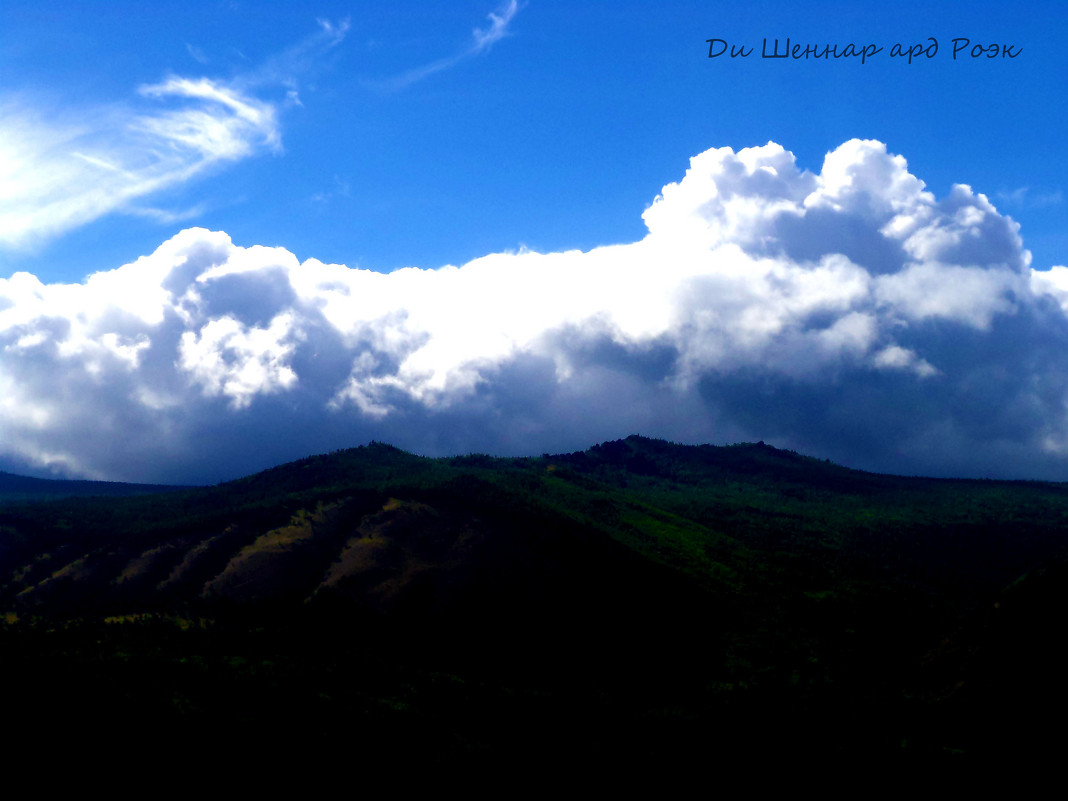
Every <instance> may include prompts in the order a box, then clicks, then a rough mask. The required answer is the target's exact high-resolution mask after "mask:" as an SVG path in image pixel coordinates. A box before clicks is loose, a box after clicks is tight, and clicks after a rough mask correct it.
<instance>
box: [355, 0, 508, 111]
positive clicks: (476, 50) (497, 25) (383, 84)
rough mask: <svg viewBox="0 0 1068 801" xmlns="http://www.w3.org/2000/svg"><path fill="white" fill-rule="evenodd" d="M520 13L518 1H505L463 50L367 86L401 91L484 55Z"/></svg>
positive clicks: (502, 36) (475, 31)
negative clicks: (466, 60) (465, 61)
mask: <svg viewBox="0 0 1068 801" xmlns="http://www.w3.org/2000/svg"><path fill="white" fill-rule="evenodd" d="M520 10H522V6H521V5H520V4H519V2H518V0H508V2H506V3H504V4H503V5H501V6H500V7H499V8H497V9H496V10H494V11H491V12H490V13H489V14H488V15H487V17H488V18H489V25H487V26H486V27H485V28H475V29H474V30H473V31H472V32H471V44H470V45H468V47H467V48H465V49H464V50H462V51H460V52H459V53H456V54H454V55H451V56H448V57H446V58H441V59H438V60H437V61H432V62H431V63H429V64H425V65H423V66H421V67H415V68H413V69H410V70H408V71H406V72H404V73H401V74H400V75H398V76H396V77H393V78H388V79H386V80H383V81H377V82H370V83H371V85H372V86H375V87H376V88H380V89H388V90H391V91H396V90H399V89H403V88H405V87H406V86H411V85H412V84H413V83H417V82H419V81H421V80H423V79H424V78H429V77H430V76H431V75H434V74H435V73H438V72H442V71H443V70H447V69H449V68H451V67H455V66H456V65H457V64H459V63H460V62H461V61H464V60H465V59H468V58H471V57H472V56H477V55H479V54H480V53H484V52H486V51H487V50H489V49H490V48H491V47H493V45H494V44H496V43H497V42H499V41H500V40H501V39H503V38H505V37H506V36H508V34H509V31H508V26H509V25H510V24H511V22H512V19H513V18H514V17H515V15H516V14H518V13H519V12H520Z"/></svg>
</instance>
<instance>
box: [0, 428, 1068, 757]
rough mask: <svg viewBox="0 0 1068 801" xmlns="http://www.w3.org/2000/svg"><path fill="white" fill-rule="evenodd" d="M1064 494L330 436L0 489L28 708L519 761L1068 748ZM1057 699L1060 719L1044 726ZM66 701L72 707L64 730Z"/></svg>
mask: <svg viewBox="0 0 1068 801" xmlns="http://www.w3.org/2000/svg"><path fill="white" fill-rule="evenodd" d="M1066 554H1068V486H1066V485H1061V484H1047V483H1037V482H994V481H948V480H932V479H921V478H902V477H893V476H881V475H874V474H869V473H863V472H858V471H853V470H848V469H846V468H843V467H840V466H837V465H834V464H830V463H828V462H822V461H818V460H814V459H809V458H807V457H803V456H800V455H798V454H795V453H791V452H785V451H780V450H776V449H774V448H770V447H767V446H765V445H763V444H756V445H737V446H731V447H726V448H718V447H711V446H701V447H684V446H678V445H673V444H670V443H667V442H663V441H657V440H649V439H644V438H639V437H631V438H628V439H627V440H623V441H618V442H611V443H605V444H603V445H600V446H596V447H594V448H591V449H589V450H587V451H583V452H580V453H573V454H564V455H555V456H549V455H545V456H542V457H540V458H525V459H496V458H491V457H487V456H477V455H476V456H465V457H457V458H451V459H435V460H431V459H424V458H420V457H415V456H412V455H410V454H406V453H404V452H402V451H399V450H397V449H395V448H392V447H389V446H386V445H381V444H371V445H369V446H366V447H363V448H357V449H353V450H348V451H341V452H337V453H333V454H329V455H322V456H315V457H310V458H308V459H303V460H301V461H299V462H294V463H292V464H288V465H283V466H281V467H278V468H275V469H272V470H268V471H266V472H264V473H260V474H257V475H255V476H250V477H248V478H245V479H241V480H239V481H234V482H230V483H228V484H223V485H220V486H217V487H210V488H201V489H187V490H180V491H173V492H168V493H157V494H146V495H131V496H128V497H120V496H118V495H113V497H105V498H87V497H66V498H60V499H55V500H49V501H47V502H36V503H30V502H27V501H26V500H25V499H24V498H21V499H15V498H12V497H10V496H9V497H7V498H4V497H2V496H0V612H3V613H4V617H3V618H2V619H0V620H2V622H0V671H2V675H0V678H2V679H3V680H4V681H5V682H7V686H15V687H20V688H23V692H21V693H19V694H18V695H17V697H16V699H15V701H14V702H13V707H12V714H13V715H14V718H13V719H18V720H20V721H23V724H22V725H23V726H25V727H28V730H36V729H39V731H36V736H46V735H47V736H49V737H52V736H55V733H56V732H57V731H59V730H62V731H63V732H66V733H67V735H69V736H70V737H71V738H75V739H77V738H78V737H80V736H82V735H85V736H88V735H87V734H86V732H87V731H88V730H89V729H91V727H92V726H93V725H94V723H95V721H99V720H101V719H104V718H106V719H108V720H111V721H115V720H119V721H123V722H124V723H123V725H124V730H125V731H127V732H136V735H134V736H131V738H130V739H131V742H132V743H136V742H140V741H141V739H142V735H143V734H144V733H145V732H151V733H152V736H153V737H156V738H161V737H162V738H165V739H166V740H167V741H168V742H185V741H187V740H188V739H189V738H196V739H197V741H199V742H202V743H205V742H211V743H215V744H217V745H218V746H219V747H227V748H233V747H235V746H234V744H235V743H243V744H244V745H245V746H246V747H248V748H250V749H252V748H261V747H267V744H268V743H271V742H276V741H277V738H279V737H281V736H286V737H287V738H288V739H292V738H293V736H294V735H293V733H294V732H300V736H299V738H297V739H298V741H299V743H300V745H299V746H298V744H297V743H295V742H291V743H290V745H289V748H298V747H299V748H301V749H304V750H306V751H307V753H308V754H312V753H314V754H319V755H323V754H337V753H341V752H348V751H350V750H351V749H359V750H360V751H361V753H365V754H369V755H373V757H374V758H375V759H377V760H379V761H381V760H386V761H390V760H393V761H398V762H401V761H406V760H408V759H410V758H415V757H416V756H418V758H420V759H423V760H430V761H431V762H432V763H434V764H438V765H440V766H445V765H449V766H452V767H457V766H463V765H468V766H477V765H482V764H489V763H492V764H495V765H498V766H501V765H513V766H522V765H528V764H531V763H532V761H536V760H539V759H541V760H545V759H549V760H552V761H553V762H554V764H556V763H559V762H560V761H561V760H563V761H572V760H573V761H579V760H581V761H583V762H585V763H587V764H591V765H592V764H595V763H596V764H602V765H608V764H610V763H613V764H614V763H616V762H619V763H620V764H628V765H631V767H634V766H635V765H638V764H641V765H645V766H647V767H648V768H649V769H653V768H659V767H662V766H665V765H674V766H675V767H677V768H679V769H685V766H686V765H688V764H689V765H704V764H707V763H708V761H709V760H713V761H717V760H719V761H722V762H723V763H724V764H731V765H739V764H756V763H758V762H760V761H762V760H765V759H768V758H770V757H773V758H775V759H777V760H796V761H798V762H804V761H807V760H819V759H826V758H828V756H829V755H833V756H834V758H835V759H849V760H854V761H856V760H860V761H863V762H865V763H878V764H882V765H909V764H920V763H927V762H932V761H933V762H935V763H939V762H956V761H961V760H968V759H973V758H974V759H983V758H986V757H987V756H989V755H990V754H993V753H999V754H1004V753H1005V752H1006V751H1008V752H1011V753H1024V752H1028V753H1031V752H1034V751H1035V750H1036V749H1037V750H1038V751H1041V750H1042V749H1043V748H1047V747H1050V744H1049V742H1048V741H1046V740H1045V739H1043V737H1041V736H1040V735H1039V733H1038V729H1037V728H1035V727H1031V728H1028V727H1027V726H1026V725H1024V724H1026V723H1027V721H1028V718H1027V715H1028V714H1032V715H1037V713H1035V712H1032V713H1029V712H1028V711H1027V710H1029V709H1030V710H1034V709H1041V710H1043V714H1049V713H1050V710H1051V709H1053V710H1054V711H1055V712H1056V711H1060V710H1061V709H1063V706H1064V690H1063V689H1062V688H1061V687H1062V681H1061V679H1060V676H1059V672H1058V670H1057V667H1056V666H1058V665H1060V664H1061V659H1062V658H1061V655H1060V649H1059V639H1058V638H1057V636H1056V632H1058V631H1059V622H1060V619H1061V616H1062V614H1063V612H1064V611H1065V607H1066V606H1068V589H1066V587H1068V583H1066V582H1065V577H1066V576H1068V569H1066V568H1065V567H1064V565H1065V564H1068V559H1066ZM1036 719H1037V718H1036ZM57 721H62V725H59V724H58V723H57Z"/></svg>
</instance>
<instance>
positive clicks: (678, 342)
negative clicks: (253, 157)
mask: <svg viewBox="0 0 1068 801" xmlns="http://www.w3.org/2000/svg"><path fill="white" fill-rule="evenodd" d="M196 91H198V92H202V93H205V94H210V92H211V91H212V90H211V89H210V87H198V88H196ZM234 113H235V114H245V115H246V117H248V118H250V119H256V113H257V111H256V109H255V107H250V108H248V109H244V108H241V109H240V110H239V109H238V108H236V107H235V109H234ZM643 216H644V219H645V222H646V224H647V227H648V234H647V235H646V236H645V237H644V238H643V239H642V240H640V241H638V242H633V243H629V244H624V245H615V246H609V247H601V248H597V249H594V250H591V251H588V252H579V251H569V252H562V253H537V252H531V251H526V250H523V251H519V252H515V253H496V254H491V255H488V256H485V257H483V258H479V259H476V260H474V261H472V262H469V263H467V264H464V265H462V266H451V265H450V266H445V267H442V268H440V269H435V270H423V269H414V268H410V269H402V270H397V271H395V272H392V273H388V274H384V273H377V272H373V271H370V270H365V269H357V268H351V267H346V266H344V265H337V264H324V263H322V262H319V261H317V260H315V259H308V260H306V261H304V262H301V261H299V260H298V258H297V257H296V256H295V255H294V254H292V253H290V252H288V251H286V250H284V249H281V248H266V247H259V246H252V247H242V246H239V245H236V244H234V243H233V242H231V240H230V238H229V237H228V236H227V235H226V234H224V233H221V232H211V231H206V230H203V229H189V230H186V231H183V232H181V233H180V234H178V235H177V236H175V237H173V238H172V239H170V240H169V241H167V242H165V243H164V244H163V245H162V246H161V247H160V248H159V249H158V250H156V252H155V253H153V254H151V255H147V256H144V257H142V258H141V259H139V260H138V261H136V262H134V263H132V264H128V265H124V266H122V267H119V268H117V269H115V270H112V271H108V272H101V273H97V274H95V275H92V276H91V277H90V278H88V279H87V280H86V281H85V282H84V283H82V284H73V285H61V284H55V285H45V284H42V283H41V282H40V281H38V280H37V279H36V278H35V277H33V276H32V275H28V274H26V273H18V274H16V275H14V276H12V278H10V279H7V280H4V281H0V399H2V400H0V443H2V444H0V459H3V460H5V462H4V463H5V464H8V465H10V466H20V465H21V466H29V467H36V468H38V469H48V468H51V469H54V470H59V471H63V472H67V473H70V474H78V475H87V476H95V477H105V476H106V477H112V478H124V479H131V478H137V479H140V480H145V479H153V480H172V481H213V480H218V479H221V478H226V477H231V476H235V475H238V474H240V473H243V472H249V471H251V470H254V469H257V468H260V467H265V466H267V465H270V464H273V463H277V462H279V461H282V460H284V459H289V458H296V457H299V456H301V455H305V454H307V453H309V452H313V451H321V450H328V449H331V448H335V447H341V446H346V445H352V444H357V443H359V442H363V441H366V440H367V439H370V438H376V439H381V440H386V441H391V442H394V443H395V444H397V445H400V446H402V447H406V448H409V449H412V450H415V451H417V452H422V453H428V454H441V453H450V452H466V451H471V450H480V451H489V452H494V453H513V454H515V453H537V452H542V451H545V450H566V449H573V448H579V447H585V446H587V445H589V444H592V443H594V442H596V441H599V440H602V439H607V438H614V437H619V436H624V435H626V434H629V433H634V432H639V433H645V434H649V435H654V436H664V437H668V438H671V439H675V440H681V441H687V442H696V441H715V442H726V441H736V440H739V439H764V440H766V441H769V442H772V443H775V444H777V445H780V446H785V447H791V448H796V449H798V450H801V451H804V452H808V453H813V454H816V455H819V456H827V457H831V458H834V459H837V460H839V461H843V462H845V463H847V464H851V465H855V466H859V467H865V468H869V469H881V470H891V471H897V472H909V473H929V474H940V475H952V474H957V475H1001V476H1005V475H1012V476H1030V477H1034V476H1042V477H1060V478H1064V477H1065V476H1068V368H1066V366H1065V359H1064V353H1065V352H1066V348H1065V346H1066V345H1068V317H1066V310H1068V277H1066V276H1068V268H1064V267H1059V268H1056V269H1054V270H1051V271H1048V272H1035V271H1033V270H1031V267H1030V255H1029V253H1028V252H1027V251H1026V250H1025V249H1024V248H1023V244H1022V241H1021V239H1020V237H1019V234H1018V226H1017V225H1016V223H1014V222H1013V221H1012V220H1011V219H1010V218H1008V217H1005V216H1003V215H1001V214H1000V213H999V212H998V211H997V209H996V208H995V207H994V206H993V205H992V204H991V203H990V202H989V200H988V199H987V198H986V197H984V196H983V195H982V194H977V193H975V192H974V191H973V190H971V189H970V188H969V187H967V186H965V185H958V186H955V187H954V188H953V190H952V191H951V192H950V194H949V195H948V196H947V197H945V198H943V199H937V198H935V197H934V196H933V195H932V194H931V193H930V192H928V191H927V190H926V188H925V186H924V184H923V182H922V181H921V180H919V178H917V177H916V176H913V175H912V174H910V173H909V171H908V166H907V164H906V162H905V160H904V159H903V158H901V157H900V156H895V155H893V154H890V153H888V152H887V150H886V147H885V146H884V145H883V144H881V143H879V142H875V141H860V140H852V141H850V142H846V143H845V144H843V145H841V146H840V147H838V148H836V149H835V150H834V151H832V152H831V153H829V154H828V155H827V157H826V160H825V162H824V164H823V167H822V170H821V171H820V172H819V173H813V172H809V171H807V170H802V169H800V168H799V167H798V165H797V164H796V162H795V160H794V157H793V155H792V154H790V153H789V152H788V151H786V150H784V149H783V148H782V147H780V146H779V145H777V144H774V143H768V144H767V145H765V146H763V147H753V148H747V149H744V150H741V151H738V152H735V151H733V150H731V149H730V148H718V149H713V150H709V151H707V152H705V153H702V154H700V155H698V156H695V157H694V158H693V159H691V161H690V167H689V169H688V170H687V172H686V174H685V176H684V177H683V178H682V179H681V180H679V181H678V182H676V183H672V184H669V185H667V186H665V187H664V189H663V191H662V193H661V194H660V195H659V196H657V197H656V198H655V199H654V200H653V202H652V203H651V205H650V206H649V208H648V209H646V211H645V213H644V215H643Z"/></svg>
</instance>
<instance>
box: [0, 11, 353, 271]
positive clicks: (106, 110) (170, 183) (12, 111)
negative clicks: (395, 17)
mask: <svg viewBox="0 0 1068 801" xmlns="http://www.w3.org/2000/svg"><path fill="white" fill-rule="evenodd" d="M347 27H348V26H347V23H342V24H341V25H333V24H329V23H325V24H324V23H320V30H319V31H318V32H317V33H316V34H315V35H313V36H311V37H309V38H308V39H306V40H304V41H303V42H301V43H300V44H299V45H297V46H295V47H293V48H291V49H290V50H288V51H286V52H285V53H283V54H282V55H281V56H279V57H278V58H276V59H273V60H271V61H270V62H269V63H268V64H267V65H265V66H264V67H261V68H259V69H258V70H255V71H252V72H249V73H247V74H244V75H238V76H237V77H234V78H230V79H227V80H220V79H215V78H210V77H197V78H190V77H183V76H178V75H171V76H168V77H166V78H164V79H163V80H162V81H160V82H158V83H152V84H146V85H142V86H140V87H138V88H137V89H136V92H135V93H134V94H133V95H132V96H130V97H127V98H123V99H121V100H119V101H115V102H99V103H95V104H67V105H65V106H64V107H59V106H58V105H57V106H52V107H44V106H42V105H41V104H40V102H39V101H37V100H36V99H33V98H29V97H27V96H25V95H19V94H14V93H10V92H7V93H0V249H7V250H24V249H29V248H33V247H34V246H36V245H38V244H40V243H42V242H46V241H48V240H49V239H52V238H55V237H57V236H61V235H62V234H64V233H66V232H67V231H70V230H72V229H74V228H77V227H78V226H81V225H85V224H87V223H89V222H92V221H93V220H96V219H98V218H100V217H103V216H105V215H107V214H111V213H114V212H131V213H138V212H137V211H136V209H135V206H134V204H135V201H137V200H140V199H144V198H148V197H150V196H152V195H153V194H155V193H158V192H160V191H162V190H165V189H168V188H172V187H174V186H176V185H180V184H183V183H185V182H187V181H190V180H192V179H194V178H197V177H198V176H201V175H203V174H204V173H207V172H209V171H210V170H212V169H216V168H219V167H221V166H222V165H224V164H226V163H232V162H236V161H239V160H242V159H246V158H249V157H251V156H254V155H257V154H259V153H264V152H276V153H277V152H280V150H281V146H282V131H281V122H280V119H279V106H278V104H277V103H276V102H274V101H272V100H269V99H265V98H264V97H262V96H261V94H263V92H262V90H263V89H264V88H265V87H267V86H269V85H271V84H275V85H277V84H283V83H284V82H286V81H289V82H290V83H289V84H286V85H287V86H290V87H291V91H293V92H295V88H292V86H291V84H292V81H293V76H294V75H295V74H296V73H298V72H299V70H300V69H301V68H302V67H303V66H304V64H305V63H306V62H307V61H308V59H310V58H311V54H312V53H314V52H321V51H322V49H323V48H324V47H332V46H333V45H335V44H337V43H338V42H340V41H341V39H342V38H343V37H344V35H345V31H346V30H347ZM167 214H168V213H167V212H163V211H161V212H160V215H158V216H160V217H161V218H164V217H166V216H167ZM179 214H181V213H179Z"/></svg>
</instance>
